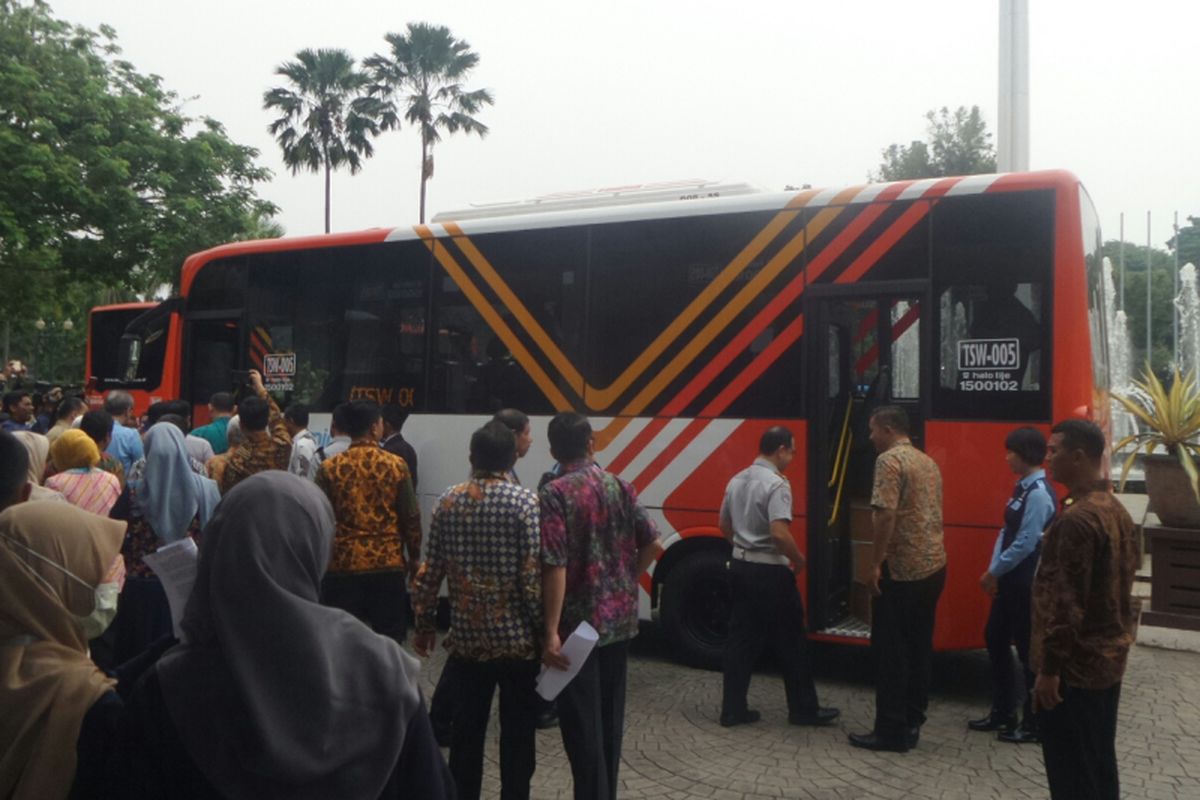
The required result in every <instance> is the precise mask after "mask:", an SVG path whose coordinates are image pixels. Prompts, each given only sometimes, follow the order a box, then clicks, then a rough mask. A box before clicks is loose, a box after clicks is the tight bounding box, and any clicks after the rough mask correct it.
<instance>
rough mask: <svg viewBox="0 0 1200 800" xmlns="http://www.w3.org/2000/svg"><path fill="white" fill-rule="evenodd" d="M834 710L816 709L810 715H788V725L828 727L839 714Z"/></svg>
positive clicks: (839, 712)
mask: <svg viewBox="0 0 1200 800" xmlns="http://www.w3.org/2000/svg"><path fill="white" fill-rule="evenodd" d="M841 713H842V712H841V711H838V710H837V709H836V708H817V710H816V711H815V712H813V713H812V714H789V715H788V724H789V725H828V724H829V723H831V722H833V721H834V720H835V719H837V718H838V715H839V714H841Z"/></svg>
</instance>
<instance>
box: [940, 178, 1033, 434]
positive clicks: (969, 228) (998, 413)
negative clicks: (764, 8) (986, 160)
mask: <svg viewBox="0 0 1200 800" xmlns="http://www.w3.org/2000/svg"><path fill="white" fill-rule="evenodd" d="M932 239H933V241H932V244H933V277H934V300H935V304H936V311H937V314H938V327H937V331H938V336H939V342H940V359H939V366H938V378H937V381H936V385H935V387H934V397H933V415H934V417H936V418H943V419H1012V420H1044V419H1048V418H1049V414H1050V385H1049V376H1050V366H1051V364H1050V349H1049V331H1050V307H1051V305H1050V287H1051V286H1052V284H1053V266H1054V195H1053V193H1052V192H1049V191H1045V192H1014V193H1010V194H996V195H979V196H973V197H961V198H948V199H946V200H943V201H942V202H940V203H938V204H937V206H936V207H935V208H934V211H933V234H932Z"/></svg>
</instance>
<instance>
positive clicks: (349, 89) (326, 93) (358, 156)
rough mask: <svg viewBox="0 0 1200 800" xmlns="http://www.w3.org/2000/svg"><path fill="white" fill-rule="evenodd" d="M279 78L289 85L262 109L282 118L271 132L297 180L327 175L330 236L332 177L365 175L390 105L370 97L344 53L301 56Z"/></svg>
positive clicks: (277, 90) (268, 98) (267, 98)
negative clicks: (301, 175)
mask: <svg viewBox="0 0 1200 800" xmlns="http://www.w3.org/2000/svg"><path fill="white" fill-rule="evenodd" d="M275 74H276V75H282V76H283V77H285V78H287V79H288V83H289V84H290V85H289V86H287V87H277V88H274V89H270V90H268V91H267V92H265V93H264V94H263V108H264V109H267V110H275V111H278V112H279V113H280V117H279V118H278V119H276V120H275V121H274V122H272V123H271V124H270V125H269V126H268V127H267V130H268V131H270V133H271V134H272V135H273V136H275V141H277V142H278V143H279V148H280V150H281V151H283V162H284V163H285V164H287V166H288V168H289V169H290V170H291V171H292V174H293V175H295V174H296V173H298V172H300V171H301V170H308V171H309V172H319V171H321V170H322V169H323V170H324V171H325V232H326V233H329V209H330V183H331V174H332V172H333V170H335V169H339V168H340V167H343V166H345V167H348V168H349V169H350V174H351V175H353V174H355V173H357V172H358V171H359V170H360V169H362V162H363V159H364V158H370V157H371V156H372V155H373V154H374V152H375V150H374V148H373V147H372V146H371V138H372V137H373V136H376V135H378V134H379V130H380V114H381V113H382V112H383V111H384V109H385V106H386V104H385V103H384V101H382V100H380V99H378V98H376V97H372V96H370V95H369V94H367V92H366V90H367V86H368V83H369V80H368V78H367V75H366V73H363V72H359V71H358V70H356V69H355V68H354V58H353V57H351V55H350V54H349V53H347V52H346V51H345V50H324V49H322V50H308V49H305V50H301V51H300V52H298V53H296V60H295V61H288V62H285V63H283V64H280V65H279V66H278V67H277V68H276V69H275Z"/></svg>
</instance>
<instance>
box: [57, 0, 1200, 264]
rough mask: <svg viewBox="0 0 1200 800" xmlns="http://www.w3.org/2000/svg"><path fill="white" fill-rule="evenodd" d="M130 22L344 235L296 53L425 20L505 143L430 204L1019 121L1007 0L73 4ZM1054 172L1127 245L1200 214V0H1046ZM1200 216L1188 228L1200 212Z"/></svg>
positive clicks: (288, 190) (400, 169)
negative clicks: (457, 49) (304, 166)
mask: <svg viewBox="0 0 1200 800" xmlns="http://www.w3.org/2000/svg"><path fill="white" fill-rule="evenodd" d="M51 4H52V6H53V8H54V11H55V14H56V15H57V16H59V17H61V18H64V19H68V20H71V21H73V22H78V23H82V24H85V25H88V26H89V27H96V26H97V25H99V24H100V23H107V24H109V25H112V26H113V27H114V28H116V30H117V34H118V37H119V43H120V45H121V47H122V48H123V50H124V57H125V58H127V59H129V60H130V61H132V62H133V63H134V64H135V65H136V66H137V67H138V68H139V69H140V70H142V71H145V72H153V73H156V74H158V75H161V76H162V78H163V80H164V83H165V85H166V86H167V87H168V88H170V89H173V90H174V91H176V92H178V93H179V94H180V95H181V96H182V97H184V98H188V100H187V104H186V110H187V111H188V112H189V113H190V114H193V115H197V116H199V115H208V116H212V117H214V118H216V119H218V120H220V121H221V122H223V123H224V124H225V125H226V127H227V128H228V131H229V134H230V136H231V137H232V138H233V139H234V140H236V141H238V142H240V143H243V144H248V145H251V146H254V147H256V148H258V149H259V150H260V151H261V163H263V164H264V165H266V166H268V167H270V168H271V169H272V170H273V171H274V172H275V178H274V180H273V182H272V183H271V184H269V185H267V186H264V187H263V188H262V189H261V193H262V194H263V196H265V197H267V198H268V199H270V200H272V201H273V202H275V203H276V204H278V205H279V207H280V214H279V220H280V221H281V222H282V224H283V225H284V226H285V228H286V229H287V233H288V234H289V235H299V234H308V233H319V232H321V230H322V213H323V211H322V208H323V205H322V204H323V198H322V183H321V178H320V176H318V175H312V174H301V175H299V176H295V177H293V176H292V175H291V174H290V173H289V172H288V171H287V170H286V168H285V167H284V166H283V164H282V161H281V159H280V156H279V150H278V147H277V145H276V144H275V143H274V141H273V140H272V138H271V137H270V135H269V134H268V133H267V131H266V126H267V124H268V122H269V121H270V118H271V117H270V115H269V114H268V112H266V111H264V110H263V109H262V95H263V92H264V91H265V90H266V89H268V88H271V87H272V86H275V85H282V81H281V80H280V79H279V78H278V77H277V76H275V75H274V69H275V67H276V66H277V65H278V64H280V63H282V62H283V61H285V60H288V59H289V58H291V57H292V56H293V55H294V53H295V52H296V51H297V50H300V49H302V48H306V47H312V48H316V47H339V48H346V49H348V50H349V51H350V52H351V53H352V54H353V55H354V56H355V57H357V58H359V59H361V58H363V57H366V56H369V55H371V54H373V53H375V52H379V51H381V50H383V47H384V42H383V35H384V34H385V33H387V32H389V31H399V30H402V29H403V28H404V25H405V23H406V22H410V21H425V22H430V23H435V24H442V25H446V26H448V27H449V28H450V29H451V30H452V31H453V33H454V34H455V35H456V36H459V37H461V38H464V39H466V40H467V41H468V42H469V43H470V44H471V46H472V48H473V49H474V50H475V51H476V52H478V53H479V55H480V57H481V60H480V65H479V67H478V68H477V70H476V71H475V73H474V74H473V75H472V76H471V78H470V79H469V80H468V82H467V85H468V87H469V88H483V87H486V88H488V89H490V90H492V92H493V93H494V94H495V97H496V104H495V106H493V107H492V108H489V109H487V110H485V111H484V113H483V114H482V115H481V118H482V120H483V121H484V122H485V123H486V124H487V125H489V126H490V127H491V133H490V135H489V136H488V137H487V138H486V139H483V140H480V139H478V138H476V137H463V136H456V137H453V138H451V139H448V140H446V142H445V143H443V144H442V145H440V146H439V148H438V149H437V151H436V175H435V178H434V180H433V181H432V182H431V183H430V186H429V200H428V208H429V212H430V215H432V214H434V213H437V212H438V211H440V210H447V209H453V208H461V207H464V206H466V205H468V204H470V203H472V202H492V201H499V200H515V199H523V198H529V197H535V196H537V195H542V194H547V193H551V192H557V191H566V190H576V189H591V188H599V187H604V186H619V185H624V184H631V183H644V182H651V181H662V180H673V179H683V178H711V179H716V180H723V181H747V182H750V183H752V184H754V185H756V186H759V187H761V188H763V189H770V190H778V189H782V188H783V187H784V185H785V184H789V183H790V184H802V183H810V184H812V185H814V186H835V185H849V184H854V183H859V182H862V181H863V180H864V178H865V176H866V174H867V172H868V171H870V170H873V169H875V168H876V167H877V165H878V163H879V153H880V150H881V149H882V148H884V147H885V146H887V145H888V144H890V143H892V142H901V143H906V142H908V141H910V140H912V139H918V138H924V132H925V131H924V127H925V121H924V114H925V112H926V111H928V110H929V109H932V108H937V107H940V106H943V105H945V106H949V107H951V108H954V107H955V106H958V105H972V104H978V105H979V106H980V107H981V108H982V110H983V114H984V117H985V118H986V120H987V122H988V124H989V127H990V128H991V129H992V130H993V131H994V130H995V126H996V119H997V114H996V104H997V42H998V34H997V26H998V19H999V12H998V5H999V2H998V0H907V2H896V0H857V1H856V2H830V1H828V0H827V1H826V2H782V0H772V1H771V2H765V1H763V0H737V1H736V2H734V0H724V2H712V1H711V0H687V1H686V2H683V1H681V0H637V1H635V0H605V2H579V0H575V2H565V1H564V0H555V1H554V2H542V1H540V0H539V1H538V2H533V1H531V0H508V2H498V0H439V2H428V1H427V0H412V2H408V3H401V2H395V1H393V2H385V1H384V0H340V2H329V0H324V1H323V2H314V1H313V0H206V1H205V2H202V3H182V2H170V1H169V0H168V1H164V0H51ZM1029 6H1030V41H1031V44H1030V60H1031V67H1030V84H1031V102H1030V106H1031V117H1032V122H1031V148H1030V151H1031V167H1032V168H1034V169H1040V168H1065V169H1069V170H1072V171H1074V172H1075V173H1076V174H1077V175H1079V177H1080V178H1082V180H1083V181H1084V183H1085V185H1086V186H1087V188H1088V190H1089V191H1090V193H1091V195H1092V197H1093V199H1094V200H1095V202H1096V205H1097V207H1098V209H1099V212H1100V216H1101V222H1102V224H1103V226H1104V234H1105V237H1106V238H1116V237H1117V221H1118V215H1119V214H1120V213H1121V212H1125V215H1126V229H1125V231H1126V238H1127V239H1129V240H1131V241H1136V242H1145V240H1146V231H1145V215H1146V211H1147V210H1150V211H1152V212H1153V214H1154V223H1155V224H1154V237H1153V241H1154V244H1155V245H1156V246H1161V245H1162V244H1163V243H1164V241H1165V240H1166V239H1167V238H1168V237H1169V236H1170V217H1171V214H1172V212H1174V211H1178V212H1179V214H1180V219H1181V221H1183V220H1184V218H1185V217H1186V216H1187V215H1188V214H1194V215H1200V148H1197V145H1196V134H1197V131H1198V130H1200V103H1198V102H1197V101H1196V92H1197V88H1196V77H1197V74H1198V72H1197V69H1198V68H1197V61H1196V50H1195V41H1196V39H1195V37H1196V32H1197V31H1198V30H1200V3H1196V2H1185V1H1184V0H1141V2H1138V3H1130V2H1127V1H1126V2H1120V3H1118V2H1116V1H1115V0H1029ZM419 154H420V143H419V140H418V138H417V135H416V133H415V131H408V130H403V131H400V132H398V133H397V132H392V133H388V134H386V135H384V136H383V137H382V138H381V139H379V140H377V141H376V154H375V157H374V158H373V159H371V160H370V161H368V162H367V163H366V167H365V168H364V170H363V171H362V172H360V173H359V174H358V175H355V176H353V177H352V176H350V174H349V173H346V172H342V173H336V174H335V175H334V179H333V227H334V230H356V229H361V228H369V227H376V226H389V227H390V226H396V225H406V224H411V223H413V222H415V221H416V218H417V196H418V175H419V160H420V155H419ZM1183 224H1186V222H1183Z"/></svg>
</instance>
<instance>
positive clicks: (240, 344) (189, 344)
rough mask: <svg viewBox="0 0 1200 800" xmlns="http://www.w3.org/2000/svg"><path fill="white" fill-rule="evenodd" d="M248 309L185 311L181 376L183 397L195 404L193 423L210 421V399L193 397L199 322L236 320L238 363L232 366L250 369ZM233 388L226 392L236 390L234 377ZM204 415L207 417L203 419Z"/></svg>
mask: <svg viewBox="0 0 1200 800" xmlns="http://www.w3.org/2000/svg"><path fill="white" fill-rule="evenodd" d="M245 320H246V309H245V308H226V309H212V310H208V309H206V310H204V311H185V313H184V314H183V331H184V339H183V340H184V342H185V347H184V348H183V349H184V353H183V364H182V365H181V366H182V373H183V374H182V375H180V379H179V396H180V397H181V398H183V399H185V400H187V401H188V402H189V403H191V405H192V425H193V426H194V427H199V426H200V425H204V424H207V423H208V422H209V420H208V401H207V400H206V399H204V398H200V399H199V400H193V398H192V379H193V377H194V375H195V371H196V370H195V362H196V358H195V356H196V345H197V343H198V342H197V337H196V335H195V328H196V324H197V323H205V322H233V323H235V324H236V325H237V332H238V335H237V345H236V349H235V350H234V365H233V367H232V369H239V370H240V369H246V363H247V359H246V353H247V337H248V333H247V331H246V325H245ZM229 383H230V387H229V388H228V389H226V391H229V392H233V386H232V384H233V381H232V376H230V381H229ZM201 418H203V420H201Z"/></svg>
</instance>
